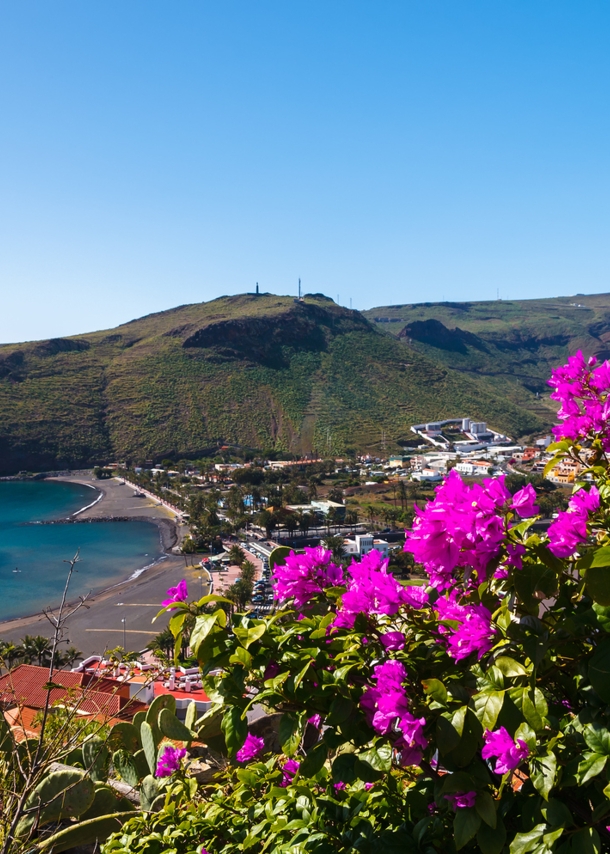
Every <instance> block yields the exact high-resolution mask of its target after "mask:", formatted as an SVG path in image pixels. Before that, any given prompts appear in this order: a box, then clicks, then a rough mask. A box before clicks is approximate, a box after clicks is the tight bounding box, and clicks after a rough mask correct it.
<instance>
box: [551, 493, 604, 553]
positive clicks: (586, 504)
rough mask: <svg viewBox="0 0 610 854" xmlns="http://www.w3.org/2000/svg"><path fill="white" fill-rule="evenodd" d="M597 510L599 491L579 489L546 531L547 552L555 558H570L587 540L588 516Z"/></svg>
mask: <svg viewBox="0 0 610 854" xmlns="http://www.w3.org/2000/svg"><path fill="white" fill-rule="evenodd" d="M598 509H599V491H598V489H597V487H596V486H591V488H590V489H589V491H588V492H587V490H585V489H579V490H578V492H575V493H574V495H573V496H572V497H571V498H570V501H569V503H568V509H567V510H565V511H562V512H561V513H559V515H558V516H557V519H555V521H554V522H551V524H550V525H549V529H548V531H547V536H548V538H549V550H550V551H551V552H553V554H554V555H555V556H556V557H560V558H566V557H571V556H572V555H573V554H574V552H575V551H576V550H577V548H578V546H579V545H580V544H581V543H583V542H584V541H585V540H586V539H587V522H588V521H589V514H590V513H595V511H596V510H598Z"/></svg>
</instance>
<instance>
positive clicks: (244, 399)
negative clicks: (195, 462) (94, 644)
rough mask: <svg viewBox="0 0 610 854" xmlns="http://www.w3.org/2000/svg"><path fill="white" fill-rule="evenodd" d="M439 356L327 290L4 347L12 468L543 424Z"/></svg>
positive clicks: (207, 306)
mask: <svg viewBox="0 0 610 854" xmlns="http://www.w3.org/2000/svg"><path fill="white" fill-rule="evenodd" d="M380 311H381V310H380ZM384 311H385V309H384ZM388 311H389V310H388ZM383 326H384V327H385V326H386V325H385V324H384V325H383ZM437 349H438V348H435V347H430V346H429V345H426V344H421V345H419V344H418V347H417V348H414V347H405V344H404V343H403V342H402V341H401V340H398V339H397V338H395V337H394V336H392V335H389V334H387V332H386V329H385V328H384V329H381V330H379V329H377V328H376V327H375V324H374V323H371V322H369V320H367V319H366V318H365V317H364V316H363V314H361V313H359V312H357V311H351V310H348V309H345V308H341V307H340V306H337V305H336V304H335V303H334V302H333V301H332V300H330V299H328V298H326V297H323V296H321V295H312V296H307V297H306V298H305V299H304V300H303V301H302V302H297V301H295V300H294V299H292V298H290V297H278V296H274V295H269V294H261V295H260V296H257V295H254V294H244V295H240V296H234V297H221V298H220V299H216V300H213V301H211V302H207V303H200V304H195V305H187V306H181V307H179V308H175V309H171V310H170V311H164V312H160V313H157V314H152V315H148V316H147V317H143V318H141V319H139V320H134V321H131V322H130V323H126V324H124V325H122V326H119V327H117V328H116V329H112V330H106V331H103V332H95V333H91V334H87V335H79V336H74V337H71V338H61V339H53V340H50V341H41V342H33V343H28V344H18V345H5V346H2V347H0V473H2V474H6V473H11V472H14V471H18V470H23V469H26V470H30V471H36V470H49V469H55V468H62V467H67V466H72V467H75V466H81V465H91V464H95V463H101V462H107V461H110V460H113V459H119V460H129V461H132V462H137V461H139V460H141V461H145V460H158V459H161V458H163V457H175V458H180V457H187V458H188V457H192V458H195V457H198V456H200V455H202V454H204V453H206V452H208V451H210V450H211V449H213V448H215V447H217V445H218V443H219V442H220V443H222V442H230V443H237V444H241V445H245V446H248V447H252V448H259V449H274V450H276V451H280V452H288V453H293V454H300V453H305V452H311V451H316V452H318V453H320V454H323V455H327V454H338V453H343V452H345V451H347V450H349V449H353V450H364V449H375V450H377V451H379V449H380V446H381V444H382V437H383V436H384V434H385V448H386V450H387V451H388V452H391V451H392V450H396V449H397V448H398V444H397V443H399V442H400V440H401V439H405V438H407V439H408V438H409V437H410V434H409V426H410V424H412V423H414V422H416V421H421V420H422V419H436V418H441V417H444V416H452V415H453V416H454V415H462V414H468V415H471V416H473V417H475V418H480V419H484V420H487V421H489V423H490V424H491V425H492V426H494V427H497V428H498V429H501V430H504V431H507V432H508V433H510V434H512V435H523V434H524V433H529V432H531V431H534V430H537V429H541V428H543V427H544V426H546V422H547V419H546V418H545V417H542V418H541V417H540V416H539V414H537V413H535V412H530V411H528V410H527V409H525V408H523V407H522V406H520V405H519V404H518V403H517V402H515V401H513V400H508V399H506V396H505V395H504V393H503V392H502V390H501V389H498V390H496V389H494V387H493V386H492V385H491V384H490V383H489V382H488V381H487V380H486V379H484V378H481V377H478V376H477V377H474V376H473V377H469V376H466V375H465V374H464V373H463V372H462V371H455V370H453V369H452V368H451V367H449V364H450V362H451V360H447V361H448V363H447V364H443V361H444V358H443V356H444V352H443V351H440V355H439V353H437ZM428 351H430V353H434V358H430V356H429V354H428ZM460 367H461V366H460Z"/></svg>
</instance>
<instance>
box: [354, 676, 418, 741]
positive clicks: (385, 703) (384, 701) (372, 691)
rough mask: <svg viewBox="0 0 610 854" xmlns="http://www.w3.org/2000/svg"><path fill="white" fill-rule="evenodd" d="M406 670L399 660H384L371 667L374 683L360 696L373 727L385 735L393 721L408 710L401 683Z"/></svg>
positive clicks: (404, 678) (361, 703) (404, 677)
mask: <svg viewBox="0 0 610 854" xmlns="http://www.w3.org/2000/svg"><path fill="white" fill-rule="evenodd" d="M406 678H407V672H406V670H405V668H404V665H403V664H402V663H401V662H400V661H394V660H390V661H386V662H384V663H383V664H378V665H377V666H376V667H374V668H373V679H374V680H375V682H376V684H375V686H374V687H369V688H367V689H366V691H365V692H364V693H363V695H362V697H361V698H360V705H361V706H362V708H363V709H364V713H365V715H366V717H367V719H368V722H369V723H370V724H371V726H372V727H373V729H374V730H375V731H376V732H378V733H380V734H381V735H387V733H388V732H389V731H390V730H391V728H392V725H393V723H394V721H395V720H396V719H397V718H400V717H402V716H403V715H405V714H406V713H407V712H408V708H409V705H408V702H407V694H406V691H405V689H404V688H403V686H402V683H403V682H404V681H405V680H406Z"/></svg>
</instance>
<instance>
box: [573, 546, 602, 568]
mask: <svg viewBox="0 0 610 854" xmlns="http://www.w3.org/2000/svg"><path fill="white" fill-rule="evenodd" d="M603 566H610V546H602V547H601V548H599V549H592V550H591V551H590V552H587V554H586V555H583V556H582V557H581V558H580V559H579V560H578V561H577V563H576V568H577V569H578V570H579V571H580V570H583V569H587V570H588V569H591V568H593V567H603Z"/></svg>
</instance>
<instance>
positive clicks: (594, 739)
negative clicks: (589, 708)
mask: <svg viewBox="0 0 610 854" xmlns="http://www.w3.org/2000/svg"><path fill="white" fill-rule="evenodd" d="M582 734H583V736H584V739H585V741H586V742H587V747H589V748H590V750H592V751H593V753H600V754H601V755H603V756H610V732H608V730H607V729H606V728H605V727H603V726H600V725H599V724H587V726H586V727H585V728H584V729H583V731H582Z"/></svg>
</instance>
